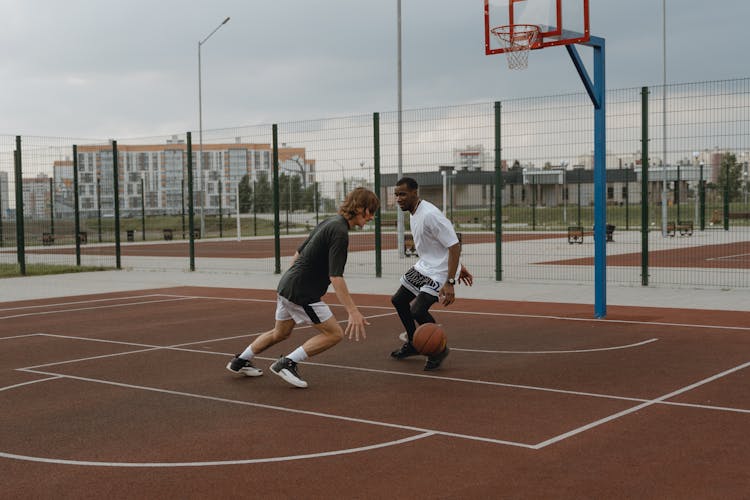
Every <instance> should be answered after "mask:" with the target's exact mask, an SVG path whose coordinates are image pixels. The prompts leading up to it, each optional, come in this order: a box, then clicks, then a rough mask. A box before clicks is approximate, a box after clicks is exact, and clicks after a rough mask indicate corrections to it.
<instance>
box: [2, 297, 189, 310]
mask: <svg viewBox="0 0 750 500" xmlns="http://www.w3.org/2000/svg"><path fill="white" fill-rule="evenodd" d="M148 297H170V295H166V294H161V293H151V294H148V295H129V296H127V297H111V298H107V299H92V300H76V301H70V302H56V303H54V304H41V305H36V306H22V307H7V308H5V309H0V312H3V311H21V310H24V309H39V308H42V307H59V306H69V305H75V304H91V303H93V302H112V301H114V300H128V299H145V298H148ZM174 297H179V295H174Z"/></svg>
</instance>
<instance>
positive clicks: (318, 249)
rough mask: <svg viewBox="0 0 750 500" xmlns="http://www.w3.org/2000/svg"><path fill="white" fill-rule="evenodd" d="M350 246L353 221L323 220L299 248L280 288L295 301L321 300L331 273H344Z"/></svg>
mask: <svg viewBox="0 0 750 500" xmlns="http://www.w3.org/2000/svg"><path fill="white" fill-rule="evenodd" d="M348 249H349V222H348V221H347V220H346V218H345V217H344V216H343V215H336V216H334V217H332V218H330V219H327V220H325V221H323V222H321V223H320V224H319V225H318V227H316V228H315V229H313V231H312V233H310V236H309V237H308V238H307V239H306V240H305V242H304V243H302V245H301V246H300V247H299V249H297V254H298V255H297V258H296V259H295V260H294V263H293V264H292V267H290V268H289V270H287V272H285V273H284V276H282V277H281V281H279V286H278V288H277V289H276V290H277V291H278V292H279V295H281V296H282V297H286V298H287V299H289V300H290V301H292V302H294V303H295V304H300V305H305V304H312V303H314V302H319V301H320V298H321V297H322V296H323V295H324V294H325V293H326V291H327V290H328V285H329V284H330V283H331V280H330V277H331V276H343V275H344V266H346V257H347V252H348Z"/></svg>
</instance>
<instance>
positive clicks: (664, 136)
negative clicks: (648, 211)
mask: <svg viewBox="0 0 750 500" xmlns="http://www.w3.org/2000/svg"><path fill="white" fill-rule="evenodd" d="M661 7H662V8H661V10H662V60H663V62H664V65H663V66H662V70H663V71H662V77H663V85H662V95H661V99H662V100H661V114H662V150H663V159H662V161H663V162H664V163H663V166H662V170H661V172H662V173H661V175H662V179H661V234H662V236H664V237H666V236H667V0H661Z"/></svg>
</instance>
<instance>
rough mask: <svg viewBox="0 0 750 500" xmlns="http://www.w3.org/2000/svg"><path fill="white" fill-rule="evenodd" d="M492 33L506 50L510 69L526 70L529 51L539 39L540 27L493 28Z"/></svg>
mask: <svg viewBox="0 0 750 500" xmlns="http://www.w3.org/2000/svg"><path fill="white" fill-rule="evenodd" d="M491 31H492V34H493V35H495V36H496V37H497V39H498V40H499V41H500V43H501V44H502V45H503V47H504V48H505V55H506V56H507V57H508V68H510V69H526V68H527V67H528V65H529V50H530V49H531V48H532V47H533V46H534V44H535V43H536V40H537V38H538V37H539V26H535V25H533V24H511V25H508V26H498V27H497V28H492V30H491Z"/></svg>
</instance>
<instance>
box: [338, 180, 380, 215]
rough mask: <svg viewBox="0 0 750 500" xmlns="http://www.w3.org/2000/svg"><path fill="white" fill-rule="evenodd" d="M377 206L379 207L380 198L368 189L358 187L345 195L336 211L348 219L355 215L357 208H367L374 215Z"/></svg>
mask: <svg viewBox="0 0 750 500" xmlns="http://www.w3.org/2000/svg"><path fill="white" fill-rule="evenodd" d="M378 208H380V200H379V199H378V197H377V195H376V194H375V193H373V192H372V191H370V190H369V189H366V188H363V187H358V188H355V189H353V190H352V191H350V192H349V194H347V195H346V199H345V200H344V201H343V202H342V203H341V205H340V206H339V212H338V213H339V214H340V215H343V216H344V217H345V218H346V219H347V220H349V219H351V218H352V217H354V216H355V215H357V211H358V210H359V209H363V210H367V211H369V212H370V213H371V214H373V215H374V214H375V212H376V211H377V209H378Z"/></svg>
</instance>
